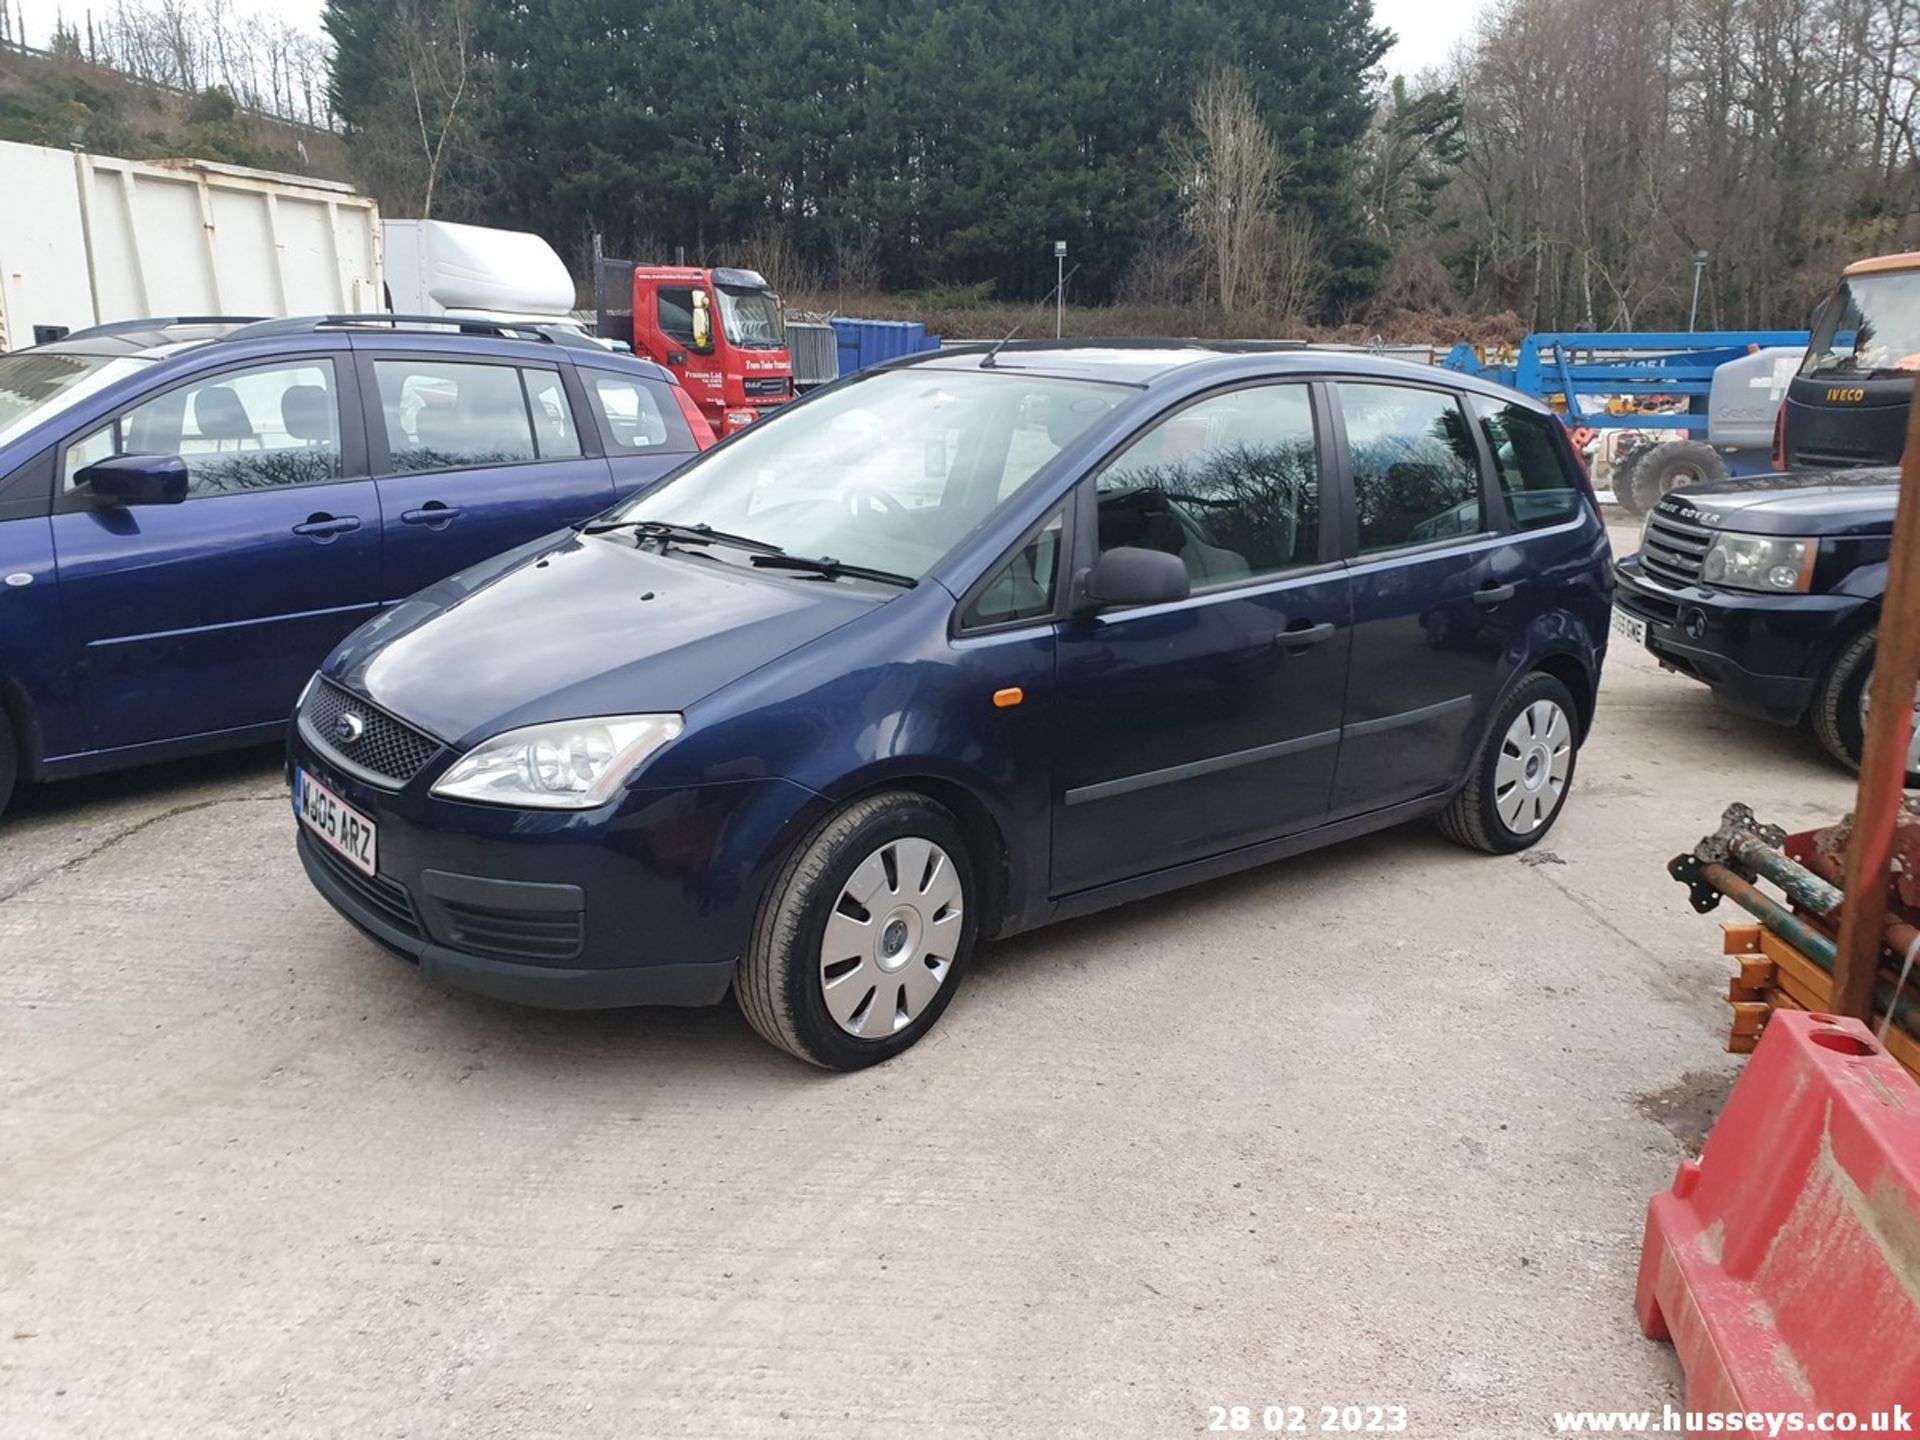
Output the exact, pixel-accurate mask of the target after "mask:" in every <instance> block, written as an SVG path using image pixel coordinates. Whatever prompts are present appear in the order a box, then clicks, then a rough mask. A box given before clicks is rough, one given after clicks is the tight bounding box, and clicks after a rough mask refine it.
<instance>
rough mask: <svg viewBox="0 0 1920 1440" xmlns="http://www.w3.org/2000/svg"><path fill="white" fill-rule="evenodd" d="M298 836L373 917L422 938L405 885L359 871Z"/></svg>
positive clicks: (324, 849)
mask: <svg viewBox="0 0 1920 1440" xmlns="http://www.w3.org/2000/svg"><path fill="white" fill-rule="evenodd" d="M300 838H301V842H302V843H303V844H304V845H305V846H306V847H307V851H308V853H309V854H311V855H312V856H313V857H314V858H315V859H316V860H318V861H319V862H320V865H321V867H322V868H323V869H324V870H325V871H326V872H327V874H329V875H330V876H332V877H333V879H334V880H336V881H337V882H339V884H340V886H341V888H342V889H344V890H346V891H347V892H348V893H349V894H350V895H352V896H353V897H354V899H356V900H358V901H359V902H360V903H361V904H362V905H364V906H365V907H366V908H367V909H368V910H370V911H371V912H372V913H373V915H374V918H376V919H378V920H382V921H384V922H385V923H386V924H388V925H390V926H392V927H393V928H394V929H395V930H398V931H401V932H402V933H403V934H406V935H408V936H411V937H412V938H413V939H415V940H418V939H420V938H421V934H420V921H419V918H418V917H417V916H415V914H414V913H413V900H412V898H411V897H410V896H409V895H408V894H407V890H406V887H405V886H404V885H401V884H399V883H397V882H396V881H393V880H389V879H387V878H386V877H385V876H384V875H366V874H362V873H361V872H360V871H358V870H356V869H354V868H353V866H351V865H349V864H348V863H347V862H346V861H345V860H343V859H341V858H340V857H339V856H338V855H336V854H334V853H333V851H331V850H329V849H328V848H327V847H326V846H325V845H322V844H320V843H319V842H318V841H315V840H309V839H307V838H306V837H305V836H304V835H303V836H301V837H300Z"/></svg>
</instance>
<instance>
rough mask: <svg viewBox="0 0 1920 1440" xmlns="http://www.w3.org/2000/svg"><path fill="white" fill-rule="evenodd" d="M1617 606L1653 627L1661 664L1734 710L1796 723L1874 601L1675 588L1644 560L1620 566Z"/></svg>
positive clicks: (1653, 646)
mask: <svg viewBox="0 0 1920 1440" xmlns="http://www.w3.org/2000/svg"><path fill="white" fill-rule="evenodd" d="M1614 575H1615V578H1616V579H1618V581H1619V588H1618V589H1617V590H1616V591H1615V592H1614V603H1615V604H1617V605H1618V606H1619V607H1620V608H1621V609H1622V610H1625V611H1626V612H1627V613H1628V614H1629V615H1632V616H1633V617H1634V618H1636V619H1639V620H1644V621H1645V622H1646V624H1647V649H1648V650H1649V651H1651V652H1652V653H1653V656H1654V658H1655V659H1657V660H1658V661H1660V663H1661V664H1663V665H1666V666H1668V667H1669V668H1670V669H1673V670H1677V671H1679V672H1680V673H1681V674H1683V675H1690V676H1692V677H1693V678H1694V679H1696V680H1700V681H1702V682H1704V683H1705V684H1707V685H1709V686H1711V687H1712V689H1713V692H1714V694H1716V695H1717V696H1719V698H1720V699H1721V701H1722V702H1723V703H1724V704H1725V705H1726V706H1727V708H1729V709H1731V710H1735V711H1738V712H1739V713H1741V714H1744V715H1753V716H1756V717H1759V718H1761V719H1766V720H1772V721H1774V722H1775V723H1777V724H1782V725H1791V724H1794V723H1796V722H1797V721H1798V720H1799V719H1800V717H1801V716H1803V715H1805V714H1806V712H1807V707H1808V705H1810V704H1811V703H1812V700H1813V689H1814V686H1815V684H1816V683H1817V682H1818V681H1819V678H1820V675H1821V672H1822V671H1823V670H1824V669H1825V668H1826V665H1827V662H1828V661H1829V660H1830V659H1831V658H1832V656H1833V653H1834V651H1835V649H1836V648H1837V646H1838V645H1839V643H1840V642H1841V641H1842V640H1843V639H1844V638H1845V637H1846V636H1847V635H1849V634H1850V633H1851V632H1852V630H1853V628H1854V624H1855V622H1856V620H1857V619H1858V617H1859V615H1860V612H1861V610H1862V608H1863V607H1865V606H1867V605H1869V604H1870V603H1871V602H1870V601H1865V600H1861V599H1859V598H1858V597H1856V596H1852V595H1761V594H1757V593H1756V594H1748V593H1746V592H1743V591H1737V590H1709V589H1707V588H1705V587H1704V586H1699V585H1687V586H1680V585H1669V584H1667V583H1666V582H1664V581H1661V580H1658V579H1656V578H1654V577H1653V576H1651V575H1649V574H1648V573H1647V572H1646V570H1645V569H1644V568H1643V567H1642V566H1641V564H1640V557H1639V556H1638V555H1629V556H1627V557H1626V558H1625V559H1623V560H1621V561H1619V562H1618V563H1617V564H1616V565H1615V566H1614Z"/></svg>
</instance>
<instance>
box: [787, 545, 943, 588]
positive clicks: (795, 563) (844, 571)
mask: <svg viewBox="0 0 1920 1440" xmlns="http://www.w3.org/2000/svg"><path fill="white" fill-rule="evenodd" d="M750 563H752V564H754V565H756V566H759V567H761V568H764V569H768V570H804V571H807V572H808V573H809V574H813V575H824V576H826V577H827V578H828V579H837V578H839V577H840V576H842V575H846V576H850V577H851V578H853V579H855V580H878V581H879V582H880V583H881V584H883V585H898V586H899V587H900V588H901V589H902V590H911V589H913V587H914V586H916V585H918V584H919V583H920V582H919V581H918V580H916V579H914V578H913V576H911V575H902V574H901V573H900V572H899V571H898V570H876V569H874V568H873V567H872V566H870V565H848V564H846V563H845V562H843V561H840V560H836V559H834V558H833V557H832V556H831V555H819V556H814V555H786V554H778V555H756V556H754V557H753V559H752V561H751V562H750Z"/></svg>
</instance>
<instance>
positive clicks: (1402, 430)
mask: <svg viewBox="0 0 1920 1440" xmlns="http://www.w3.org/2000/svg"><path fill="white" fill-rule="evenodd" d="M1335 389H1336V390H1337V392H1338V394H1339V397H1340V409H1341V413H1342V415H1343V416H1344V417H1345V418H1346V425H1347V449H1348V452H1349V455H1350V457H1351V461H1352V466H1353V500H1354V508H1355V510H1356V511H1357V513H1358V516H1359V522H1360V523H1359V528H1360V552H1361V553H1362V554H1370V553H1373V552H1377V551H1381V550H1398V549H1402V548H1404V547H1406V546H1411V545H1431V544H1434V543H1435V542H1437V541H1441V540H1451V539H1457V538H1464V537H1467V536H1472V535H1478V534H1481V533H1483V532H1484V531H1485V530H1486V529H1487V519H1486V514H1485V507H1484V506H1483V504H1482V503H1481V495H1480V462H1479V452H1478V451H1477V450H1476V449H1475V447H1474V443H1473V436H1472V434H1471V432H1469V430H1468V429H1467V417H1466V414H1465V412H1464V411H1462V410H1461V408H1460V401H1459V399H1458V398H1457V397H1456V396H1454V395H1452V394H1450V393H1448V392H1446V391H1442V390H1426V389H1415V388H1414V387H1412V386H1402V385H1375V384H1371V383H1364V384H1363V383H1357V382H1342V383H1341V384H1339V385H1337V386H1336V387H1335Z"/></svg>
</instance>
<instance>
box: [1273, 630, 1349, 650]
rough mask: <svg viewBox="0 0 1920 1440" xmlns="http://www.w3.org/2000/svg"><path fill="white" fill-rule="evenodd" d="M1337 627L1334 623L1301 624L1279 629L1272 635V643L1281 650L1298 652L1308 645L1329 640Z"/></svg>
mask: <svg viewBox="0 0 1920 1440" xmlns="http://www.w3.org/2000/svg"><path fill="white" fill-rule="evenodd" d="M1337 629H1338V627H1337V626H1334V625H1301V626H1298V627H1296V628H1293V629H1288V630H1282V631H1279V632H1278V633H1277V634H1275V635H1274V637H1273V643H1274V644H1275V645H1277V646H1279V647H1280V648H1281V649H1282V650H1288V651H1293V652H1296V653H1297V652H1299V651H1302V650H1305V649H1307V648H1308V647H1309V646H1313V645H1318V644H1321V643H1322V642H1323V641H1327V640H1331V639H1332V638H1333V637H1334V633H1335V631H1336V630H1337Z"/></svg>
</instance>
